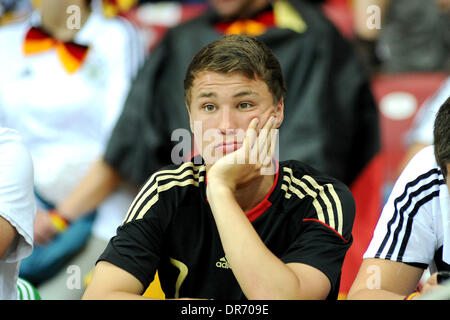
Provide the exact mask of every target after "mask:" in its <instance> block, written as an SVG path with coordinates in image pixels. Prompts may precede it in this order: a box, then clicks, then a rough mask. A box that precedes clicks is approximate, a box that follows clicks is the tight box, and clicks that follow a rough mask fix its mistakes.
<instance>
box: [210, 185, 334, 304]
mask: <svg viewBox="0 0 450 320" xmlns="http://www.w3.org/2000/svg"><path fill="white" fill-rule="evenodd" d="M210 183H211V182H210V180H208V188H209V185H210ZM213 190H214V191H213V192H211V193H209V196H208V201H209V203H210V205H211V209H212V211H213V214H214V219H215V221H216V225H217V229H218V230H219V234H220V239H221V241H222V245H223V248H224V251H225V255H226V257H227V261H228V263H229V264H230V266H231V270H232V271H233V274H234V275H235V277H236V279H237V281H238V283H239V285H240V287H241V289H242V291H243V292H244V294H245V296H246V297H247V298H248V299H289V300H290V299H325V298H326V297H327V295H328V293H329V291H330V288H331V284H330V281H329V280H328V278H327V276H325V274H323V273H322V272H321V271H319V270H318V269H316V268H313V267H311V266H308V265H305V264H301V263H288V264H285V263H284V262H282V261H281V260H280V259H279V258H278V257H276V256H275V255H274V254H273V253H272V252H271V251H270V250H269V249H268V248H267V247H266V246H265V244H264V243H263V242H262V240H261V238H260V237H259V235H258V234H257V233H256V231H255V229H254V228H253V226H252V225H251V223H250V221H249V220H248V218H247V217H246V215H245V213H244V212H243V211H242V209H241V208H240V206H239V205H238V203H237V202H236V199H235V198H234V195H233V192H232V191H231V190H229V188H227V187H223V186H219V185H217V186H214V187H213Z"/></svg>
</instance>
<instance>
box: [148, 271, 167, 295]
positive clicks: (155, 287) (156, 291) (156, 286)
mask: <svg viewBox="0 0 450 320" xmlns="http://www.w3.org/2000/svg"><path fill="white" fill-rule="evenodd" d="M143 296H144V297H147V298H153V299H165V298H166V295H165V294H164V291H163V290H162V288H161V283H160V282H159V276H158V272H156V274H155V279H154V280H153V282H152V283H150V285H149V286H148V288H147V290H145V292H144V294H143Z"/></svg>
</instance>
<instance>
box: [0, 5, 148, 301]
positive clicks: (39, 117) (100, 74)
mask: <svg viewBox="0 0 450 320" xmlns="http://www.w3.org/2000/svg"><path fill="white" fill-rule="evenodd" d="M37 9H38V10H36V11H35V12H34V13H33V15H32V16H31V17H30V19H28V20H27V21H25V22H18V23H14V24H12V25H8V26H5V27H2V28H1V29H0V70H2V71H1V72H0V122H3V123H4V125H5V126H7V127H10V128H14V129H16V130H18V131H19V132H20V134H21V136H22V137H23V140H24V143H25V145H26V146H27V148H28V150H29V151H30V153H31V156H32V159H33V163H34V168H35V184H34V190H35V193H36V197H37V205H38V212H37V216H36V223H35V229H34V233H35V243H36V246H35V250H34V252H33V254H32V255H31V256H30V257H29V258H27V259H25V260H24V261H23V262H22V265H21V271H20V276H23V277H24V278H25V279H27V280H29V281H30V282H31V283H33V284H35V285H37V286H38V289H39V292H40V293H41V292H42V298H44V299H46V298H58V299H64V298H66V296H65V295H64V294H63V293H62V291H55V290H53V289H49V290H43V289H42V290H41V288H40V287H41V286H42V285H44V282H45V281H47V280H49V279H51V278H54V276H55V275H56V274H57V272H62V273H63V275H65V279H64V280H66V279H67V277H68V276H69V275H68V274H66V270H67V266H70V265H72V264H74V265H77V266H78V267H80V268H81V269H82V270H81V277H83V275H84V274H87V273H88V272H89V271H90V269H91V268H92V267H93V262H92V263H90V264H89V267H88V266H86V267H85V266H84V265H81V264H80V263H79V262H71V261H70V260H69V259H70V258H71V257H72V256H73V255H74V254H75V253H77V252H79V250H80V249H81V248H83V246H84V245H85V244H86V242H87V241H88V239H89V237H90V235H91V231H92V235H94V237H93V238H94V240H95V239H100V240H101V241H100V244H99V245H98V246H100V247H101V246H103V244H102V242H103V241H104V242H105V245H106V242H107V241H108V240H109V238H110V237H111V236H112V235H114V234H115V230H116V227H117V226H118V225H119V224H120V223H121V221H122V219H123V215H124V214H125V212H126V211H127V208H128V206H129V204H130V202H131V201H132V199H133V197H134V192H130V191H129V190H128V189H126V188H121V189H119V190H118V191H116V192H115V193H113V194H111V195H110V196H109V197H108V198H107V199H106V200H105V201H104V202H103V203H102V204H101V205H100V206H99V207H97V210H96V214H95V213H93V214H88V215H86V216H85V217H82V218H80V219H72V217H69V216H64V214H63V213H62V212H60V210H59V208H58V206H59V204H60V203H61V202H63V200H64V199H65V198H66V197H67V195H68V194H69V193H70V192H71V190H72V189H73V188H74V187H75V186H76V185H78V183H79V182H80V180H81V179H82V177H84V175H85V174H86V172H87V170H88V169H89V168H90V166H91V164H92V163H93V162H94V161H95V160H96V159H97V158H98V157H99V156H100V155H101V154H103V151H104V148H105V145H106V143H107V141H108V139H109V136H110V133H111V131H112V129H113V127H114V125H115V122H116V120H117V119H118V117H119V116H120V114H121V111H122V106H123V103H124V100H125V98H126V96H127V92H128V89H129V86H130V83H131V81H132V80H133V78H134V77H135V75H136V73H137V71H138V69H139V67H140V65H141V63H142V62H143V58H144V47H143V43H142V41H141V38H140V34H139V32H138V31H137V30H136V29H135V28H134V27H133V26H132V25H131V23H130V22H129V21H127V20H125V19H123V18H113V19H107V18H105V17H104V16H103V15H102V14H101V12H98V11H95V10H92V8H91V1H89V0H41V1H39V7H38V8H37ZM55 208H56V209H57V210H55ZM72 220H73V221H72ZM91 239H92V238H91ZM102 249H103V248H101V249H100V248H99V249H96V250H99V251H101V250H102ZM59 287H60V288H62V290H65V292H66V293H67V298H69V297H72V298H77V297H78V296H81V294H82V291H80V290H69V289H68V288H67V286H66V285H65V284H64V283H63V285H62V286H61V285H60V286H59ZM79 289H82V288H79ZM46 291H48V292H55V293H54V294H55V295H56V296H53V295H52V296H51V297H49V296H47V295H46ZM75 292H76V295H73V294H74V293H75Z"/></svg>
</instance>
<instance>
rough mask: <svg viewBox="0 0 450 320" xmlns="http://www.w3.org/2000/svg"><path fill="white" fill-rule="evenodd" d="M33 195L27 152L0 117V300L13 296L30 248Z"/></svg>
mask: <svg viewBox="0 0 450 320" xmlns="http://www.w3.org/2000/svg"><path fill="white" fill-rule="evenodd" d="M35 214H36V204H35V201H34V195H33V164H32V160H31V156H30V154H29V152H28V151H27V149H26V148H25V146H24V144H23V141H22V140H21V138H20V136H19V134H18V133H17V132H16V131H15V130H11V129H7V128H4V127H2V126H1V121H0V300H16V299H19V298H21V296H19V295H18V273H19V266H20V262H21V261H22V259H24V258H26V257H27V256H29V255H30V254H31V252H32V250H33V221H34V217H35Z"/></svg>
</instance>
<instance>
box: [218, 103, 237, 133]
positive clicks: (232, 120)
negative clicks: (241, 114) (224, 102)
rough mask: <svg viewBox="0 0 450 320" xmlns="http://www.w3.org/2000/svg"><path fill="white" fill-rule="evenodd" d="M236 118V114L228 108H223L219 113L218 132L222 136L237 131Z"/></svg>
mask: <svg viewBox="0 0 450 320" xmlns="http://www.w3.org/2000/svg"><path fill="white" fill-rule="evenodd" d="M237 120H238V119H237V118H236V114H235V113H234V112H233V111H232V110H229V109H228V108H224V109H223V110H222V112H221V113H220V123H219V130H220V132H221V133H222V134H227V133H228V134H230V131H234V130H236V129H237Z"/></svg>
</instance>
